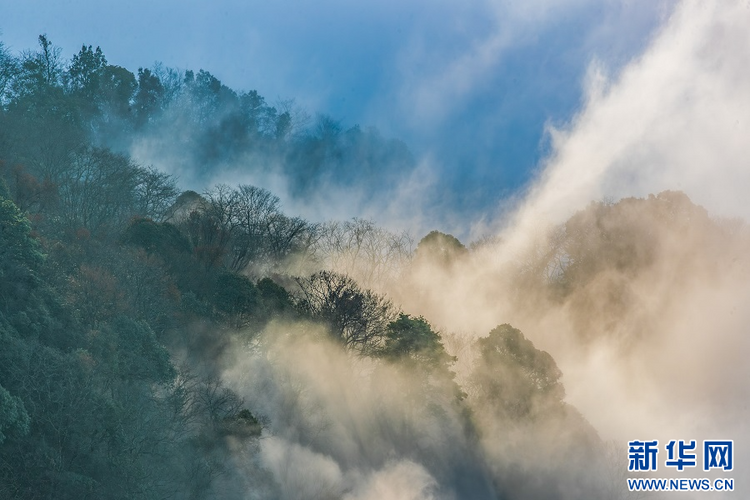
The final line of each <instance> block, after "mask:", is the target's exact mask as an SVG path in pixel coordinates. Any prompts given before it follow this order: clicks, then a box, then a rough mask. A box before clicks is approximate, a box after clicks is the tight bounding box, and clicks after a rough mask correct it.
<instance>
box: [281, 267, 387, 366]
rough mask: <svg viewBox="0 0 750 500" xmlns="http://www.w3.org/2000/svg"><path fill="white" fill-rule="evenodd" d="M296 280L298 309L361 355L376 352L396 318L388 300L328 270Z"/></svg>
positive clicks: (346, 277)
mask: <svg viewBox="0 0 750 500" xmlns="http://www.w3.org/2000/svg"><path fill="white" fill-rule="evenodd" d="M296 281H297V284H298V285H299V287H300V291H301V301H300V308H301V310H303V311H304V312H305V313H307V314H309V315H310V316H312V317H313V318H315V319H318V320H321V321H323V322H324V323H325V324H326V325H327V326H328V327H329V329H330V333H331V335H332V336H333V338H335V339H336V340H338V341H339V342H341V343H342V344H343V345H344V346H346V347H347V348H349V349H352V350H355V351H358V352H360V353H362V354H372V353H375V352H376V351H377V350H378V349H379V348H380V347H381V345H382V343H383V341H384V340H385V338H386V334H387V332H388V324H389V323H390V322H391V321H392V320H393V319H394V317H395V311H394V307H393V305H392V304H391V303H390V301H388V300H386V299H385V298H384V297H381V296H379V295H376V294H374V293H373V292H371V291H369V290H362V289H361V288H360V287H359V285H357V283H356V282H355V281H354V280H353V279H351V278H349V277H348V276H345V275H341V274H336V273H332V272H328V271H321V272H319V273H316V274H313V275H312V276H310V277H309V278H306V279H303V278H297V280H296Z"/></svg>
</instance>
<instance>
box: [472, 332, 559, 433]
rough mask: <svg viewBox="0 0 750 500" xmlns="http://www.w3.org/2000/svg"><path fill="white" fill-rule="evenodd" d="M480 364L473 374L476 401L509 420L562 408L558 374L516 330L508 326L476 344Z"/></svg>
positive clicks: (548, 358)
mask: <svg viewBox="0 0 750 500" xmlns="http://www.w3.org/2000/svg"><path fill="white" fill-rule="evenodd" d="M477 346H478V348H479V354H480V361H479V363H478V364H477V367H476V368H475V370H474V373H475V375H474V379H473V380H474V383H475V384H476V387H477V388H478V390H479V397H480V398H481V399H482V400H485V401H488V402H490V403H491V404H492V405H494V406H495V407H496V408H498V409H500V410H501V413H502V414H503V415H505V416H506V417H507V418H510V419H524V418H529V417H533V416H534V415H537V414H539V413H544V412H546V411H550V410H551V409H552V410H554V409H555V407H556V406H557V407H559V406H561V405H562V400H563V398H564V396H565V389H564V388H563V386H562V384H561V383H560V377H561V376H562V372H561V371H560V369H559V368H558V367H557V364H556V363H555V361H554V360H553V359H552V356H550V355H549V354H548V353H547V352H545V351H540V350H538V349H536V348H535V347H534V344H533V343H532V342H531V341H530V340H528V339H526V338H525V337H524V336H523V334H522V333H521V331H520V330H518V329H517V328H513V327H512V326H510V325H508V324H504V325H500V326H498V327H497V328H495V329H494V330H492V331H491V332H490V334H489V336H487V337H484V338H481V339H479V340H478V341H477Z"/></svg>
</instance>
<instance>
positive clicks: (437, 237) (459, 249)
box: [416, 231, 467, 266]
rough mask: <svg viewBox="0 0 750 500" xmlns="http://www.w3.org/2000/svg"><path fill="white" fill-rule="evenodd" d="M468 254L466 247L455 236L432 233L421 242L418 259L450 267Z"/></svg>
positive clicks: (417, 254) (418, 247)
mask: <svg viewBox="0 0 750 500" xmlns="http://www.w3.org/2000/svg"><path fill="white" fill-rule="evenodd" d="M466 253H467V250H466V247H465V246H464V244H463V243H461V242H460V241H459V240H458V238H456V237H455V236H453V235H451V234H446V233H441V232H440V231H431V232H430V233H429V234H428V235H427V236H425V237H424V238H422V239H421V240H419V243H418V244H417V252H416V257H417V259H418V260H419V261H421V262H429V263H433V264H438V265H441V266H449V265H450V264H452V263H453V262H455V261H456V260H457V259H459V258H461V257H462V256H464V255H466Z"/></svg>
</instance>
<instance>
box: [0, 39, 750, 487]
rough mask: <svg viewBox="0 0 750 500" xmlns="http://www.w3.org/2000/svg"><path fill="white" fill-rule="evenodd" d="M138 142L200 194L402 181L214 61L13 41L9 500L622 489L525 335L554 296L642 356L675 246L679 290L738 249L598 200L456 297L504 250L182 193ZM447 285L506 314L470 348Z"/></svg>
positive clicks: (0, 252)
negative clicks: (240, 167) (262, 179)
mask: <svg viewBox="0 0 750 500" xmlns="http://www.w3.org/2000/svg"><path fill="white" fill-rule="evenodd" d="M135 149H138V150H139V151H141V157H142V156H144V155H145V156H148V155H153V157H155V158H156V157H158V158H159V161H160V162H161V163H165V162H166V163H170V164H172V166H173V167H172V170H171V171H172V172H174V171H180V172H185V173H186V174H185V175H187V176H189V177H190V178H191V179H197V180H200V181H207V180H209V179H210V178H211V177H212V172H215V171H216V170H217V169H222V168H225V166H226V165H228V164H230V163H231V164H243V162H244V163H247V164H250V163H252V164H253V165H255V166H256V167H253V168H267V169H273V170H277V171H279V172H281V173H283V174H284V175H285V176H286V177H287V178H288V179H290V185H291V186H292V187H293V193H295V194H297V195H299V196H306V193H308V192H310V191H317V190H321V189H325V188H326V185H327V184H328V183H329V182H331V180H332V179H335V181H336V182H337V183H339V184H343V185H352V186H354V185H367V184H368V183H372V182H377V183H378V185H379V186H382V187H383V189H388V188H389V186H392V185H393V184H394V183H396V182H398V179H399V176H400V175H402V174H403V172H408V171H410V170H412V169H413V168H414V166H415V160H414V158H413V156H412V154H411V153H410V152H409V150H408V149H407V147H406V146H405V145H404V144H403V143H402V142H400V141H398V140H394V139H387V138H384V137H383V136H382V135H381V134H380V133H379V132H378V131H377V130H375V129H373V128H366V129H362V128H360V127H358V126H354V127H350V128H345V127H343V126H342V125H341V123H340V122H338V121H336V120H335V119H333V118H331V117H328V116H323V115H320V116H317V117H316V118H314V119H313V118H310V117H309V116H308V115H307V114H306V113H305V112H304V111H303V110H300V109H298V108H296V107H295V105H294V103H293V102H290V101H287V102H280V103H276V104H274V105H271V104H269V103H268V102H266V100H265V99H264V98H263V97H262V96H260V95H259V94H258V93H257V92H255V91H249V92H238V91H235V90H232V89H230V88H228V87H226V86H225V85H223V84H222V83H221V82H220V81H219V80H218V79H217V78H216V77H214V76H213V75H211V74H210V73H209V72H207V71H204V70H200V71H197V72H194V71H191V70H186V71H178V70H172V69H168V68H164V67H162V66H158V65H157V66H156V67H154V68H151V69H145V68H140V69H138V70H137V72H136V73H133V72H131V71H129V70H128V69H125V68H122V67H119V66H116V65H113V64H110V62H109V61H108V60H107V58H106V57H105V55H104V54H103V52H102V51H101V50H100V49H99V48H98V47H97V48H93V47H92V46H83V47H82V48H81V50H80V51H79V52H78V53H77V54H74V55H72V57H71V59H69V60H64V59H63V57H62V54H61V53H60V50H59V49H58V48H57V47H56V46H55V45H54V44H53V43H52V42H51V41H50V40H48V39H47V37H45V36H40V37H39V46H38V47H37V48H36V49H34V50H29V51H26V52H23V53H21V54H16V55H14V54H11V53H10V52H9V51H8V50H6V49H5V48H3V46H2V45H0V498H9V499H11V498H19V499H21V498H23V499H53V498H54V499H76V500H79V499H105V498H107V499H108V498H113V499H114V498H123V499H126V498H127V499H141V498H142V499H152V498H153V499H165V498H191V499H199V498H226V499H231V498H290V499H291V498H318V499H325V498H348V499H360V498H361V499H365V498H472V499H482V498H514V499H515V498H571V499H572V498H617V497H618V495H620V494H621V493H622V491H621V488H620V489H618V488H617V487H616V486H613V485H615V484H616V485H618V486H621V485H619V483H617V481H620V480H621V478H622V477H623V476H622V473H623V472H624V469H623V468H622V463H621V462H622V460H624V455H622V454H621V453H619V451H618V452H613V451H612V446H611V445H610V443H608V442H605V441H604V440H602V439H601V438H600V437H599V435H598V433H597V432H596V430H595V429H594V428H593V426H592V425H590V424H589V423H588V422H587V420H586V419H585V418H584V417H583V416H582V415H581V413H579V411H577V410H576V409H575V408H574V407H573V406H572V405H570V404H568V403H567V402H566V394H565V389H564V387H563V384H562V376H563V373H562V371H561V370H560V368H559V367H558V365H557V363H556V361H555V360H554V359H553V358H552V356H551V355H550V354H549V353H548V352H545V351H544V350H541V349H539V348H538V347H536V346H535V344H534V343H533V342H532V341H531V340H529V339H528V338H527V337H526V336H525V335H524V333H522V331H521V330H519V329H518V328H517V327H516V326H520V325H521V324H527V323H528V324H530V325H532V323H531V322H530V320H529V318H532V317H534V316H535V315H538V314H539V312H538V311H539V310H540V309H543V308H547V309H555V310H563V308H564V311H565V314H566V315H567V316H566V317H568V318H570V321H571V324H572V325H573V326H574V333H575V342H577V343H578V344H577V345H581V346H585V345H590V343H591V342H593V340H592V339H596V338H600V337H602V335H605V336H606V337H607V338H608V339H609V341H611V342H616V343H618V345H621V346H623V348H624V349H634V348H635V347H633V346H634V345H636V344H637V343H638V342H639V339H638V338H636V337H633V336H632V335H628V332H630V331H632V330H633V329H634V328H629V327H627V326H628V323H629V322H638V325H637V328H638V329H639V330H640V331H642V332H643V334H644V335H646V333H647V332H649V331H650V330H649V328H650V325H653V323H654V321H655V319H654V316H653V315H648V314H646V313H643V314H634V310H635V309H634V303H635V302H637V293H636V288H634V286H637V284H638V283H641V284H643V286H647V285H646V284H645V283H647V282H646V281H645V280H646V277H651V278H653V276H654V275H655V274H654V273H657V274H658V273H659V272H664V273H669V272H670V271H669V268H665V267H664V266H663V264H664V263H665V262H669V263H672V264H674V263H675V258H674V256H675V255H676V256H677V259H678V260H679V264H680V265H681V266H690V267H691V268H692V269H698V270H699V274H695V272H694V273H692V274H685V275H682V276H680V275H679V273H674V275H673V274H670V276H671V278H670V279H672V280H673V283H674V284H675V286H682V287H687V286H690V284H691V282H690V280H691V279H697V278H696V276H698V277H701V279H702V277H703V276H708V275H712V274H717V273H718V271H717V269H716V268H717V266H720V263H721V262H723V259H724V257H725V256H726V255H740V254H742V252H744V251H745V250H746V249H747V245H748V240H749V239H748V237H747V234H748V233H747V230H746V228H745V226H744V224H742V223H741V222H737V221H720V220H715V219H712V218H711V217H709V215H708V214H707V212H706V211H705V210H704V209H702V208H701V207H699V206H697V205H695V204H693V203H692V202H691V201H690V200H689V199H688V197H687V196H686V195H684V194H682V193H680V192H664V193H661V194H658V195H652V196H650V197H648V198H630V199H624V200H621V201H618V202H595V203H592V204H591V205H590V206H588V207H587V208H585V209H583V210H581V211H580V212H578V213H577V214H575V215H574V216H573V217H572V218H570V219H569V220H567V221H566V222H565V223H563V224H560V225H556V226H554V227H553V228H551V229H550V230H549V231H548V232H545V233H544V234H545V235H544V237H540V239H538V240H537V241H536V242H535V243H534V245H533V246H532V247H530V248H528V249H527V250H526V251H525V253H524V254H523V255H518V256H517V257H516V258H515V259H513V260H512V262H510V263H508V264H507V265H505V264H504V267H503V268H502V272H500V271H497V272H494V271H493V270H492V269H490V270H489V271H487V272H481V278H479V277H477V278H476V280H473V281H471V283H473V285H471V287H472V290H470V291H469V290H467V289H466V288H464V287H462V285H460V283H466V282H465V281H461V277H462V276H463V277H465V276H467V275H476V273H477V272H478V271H477V269H488V268H486V267H483V266H484V264H483V262H486V259H487V258H488V255H491V254H492V253H493V252H496V249H497V248H498V246H499V245H502V244H503V241H502V240H499V239H493V238H486V239H484V240H480V241H477V242H474V243H472V244H470V245H468V246H467V245H464V244H463V243H462V242H460V241H459V240H458V239H456V238H455V237H453V236H451V235H449V234H445V233H443V232H440V231H433V232H430V233H429V234H427V235H426V236H424V237H422V238H421V239H418V240H417V238H414V237H413V236H412V235H410V234H408V233H403V232H395V231H391V230H388V229H387V228H384V227H380V226H378V225H377V224H375V223H374V222H372V221H369V220H365V219H356V218H355V219H346V220H337V221H322V222H321V221H311V220H307V219H306V218H305V217H304V216H303V215H304V214H302V215H300V214H289V213H285V211H284V209H283V207H282V204H281V201H280V199H279V197H278V196H276V195H275V194H274V193H272V192H270V191H269V190H267V189H264V188H262V187H258V186H252V185H247V184H241V185H236V186H230V185H224V184H220V185H215V186H206V187H205V190H203V191H202V192H195V191H181V190H180V189H179V187H178V179H176V178H175V177H174V176H173V175H171V174H170V173H168V172H167V171H165V170H164V169H161V168H157V167H156V166H154V165H151V164H141V163H139V162H138V161H136V160H135V159H134V157H133V155H132V151H134V150H135ZM144 150H145V151H146V152H145V153H144ZM257 165H261V166H262V167H257ZM685 238H687V239H688V241H689V242H690V245H685V244H684V242H685ZM686 248H689V249H690V251H689V252H688V251H687V250H686ZM680 259H681V260H680ZM675 265H676V264H675ZM696 272H697V271H696ZM639 280H640V281H639ZM480 282H481V283H483V285H482V286H481V287H480V286H479V285H477V283H480ZM634 283H635V284H636V285H633V284H634ZM480 288H481V290H480ZM458 295H461V296H467V297H477V300H480V299H479V298H478V297H480V296H481V300H480V301H486V302H487V303H493V301H494V302H495V303H498V304H499V303H500V302H502V304H503V305H502V306H499V305H498V306H497V309H496V311H500V314H498V315H501V314H502V313H503V312H504V311H514V312H512V313H511V312H508V313H507V314H506V316H505V318H506V320H504V321H502V320H501V321H496V320H495V318H496V316H497V315H493V316H492V318H491V319H490V320H488V321H489V323H488V324H489V325H490V326H488V327H487V328H486V329H485V330H484V331H480V332H474V333H475V335H473V336H471V335H470V336H466V335H461V333H462V330H470V329H472V328H473V325H474V324H476V323H473V324H469V323H466V326H465V327H464V328H462V325H460V324H456V323H457V322H460V321H464V318H465V315H460V314H457V313H456V312H455V311H454V310H452V309H450V308H446V307H445V304H446V302H445V299H446V297H447V298H448V299H450V298H451V297H455V296H458ZM491 322H494V323H491ZM511 322H512V323H513V324H514V325H516V322H518V323H519V324H518V325H516V326H511V324H508V323H511ZM623 325H625V326H623ZM631 326H632V325H631ZM532 328H536V326H532ZM603 332H604V333H603ZM618 453H619V454H618Z"/></svg>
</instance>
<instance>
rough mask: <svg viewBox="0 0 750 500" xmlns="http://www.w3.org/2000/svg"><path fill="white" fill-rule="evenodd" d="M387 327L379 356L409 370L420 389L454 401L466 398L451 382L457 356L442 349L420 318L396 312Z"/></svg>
mask: <svg viewBox="0 0 750 500" xmlns="http://www.w3.org/2000/svg"><path fill="white" fill-rule="evenodd" d="M387 330H388V331H387V333H386V335H385V341H384V343H383V346H382V347H381V348H380V349H379V350H378V352H377V354H378V356H379V357H381V358H383V359H385V360H387V361H389V362H391V363H394V364H395V365H396V366H397V367H399V368H401V369H406V370H408V371H409V372H410V375H411V377H410V378H411V379H412V380H414V379H416V380H418V381H419V382H421V384H420V386H421V387H420V389H421V391H420V392H423V393H428V392H433V393H436V395H437V396H440V395H441V394H447V395H449V396H450V397H451V398H452V399H453V401H452V402H454V403H455V402H458V401H460V400H462V399H464V398H465V397H466V394H465V393H464V392H463V391H461V388H460V387H459V386H458V384H456V382H455V381H454V378H455V377H456V374H455V373H453V372H452V371H451V370H450V367H451V365H452V364H453V363H455V362H456V361H457V358H456V357H455V356H451V355H450V354H448V353H447V352H446V351H445V347H444V346H443V343H442V341H441V339H440V335H439V334H438V333H437V332H435V331H434V330H433V329H432V327H431V326H430V324H429V323H428V322H427V321H426V320H425V319H424V318H423V317H421V316H420V317H418V318H412V317H411V316H409V315H408V314H403V313H402V314H399V316H398V319H396V320H395V321H392V322H391V323H389V324H388V328H387ZM423 395H427V394H423Z"/></svg>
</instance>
